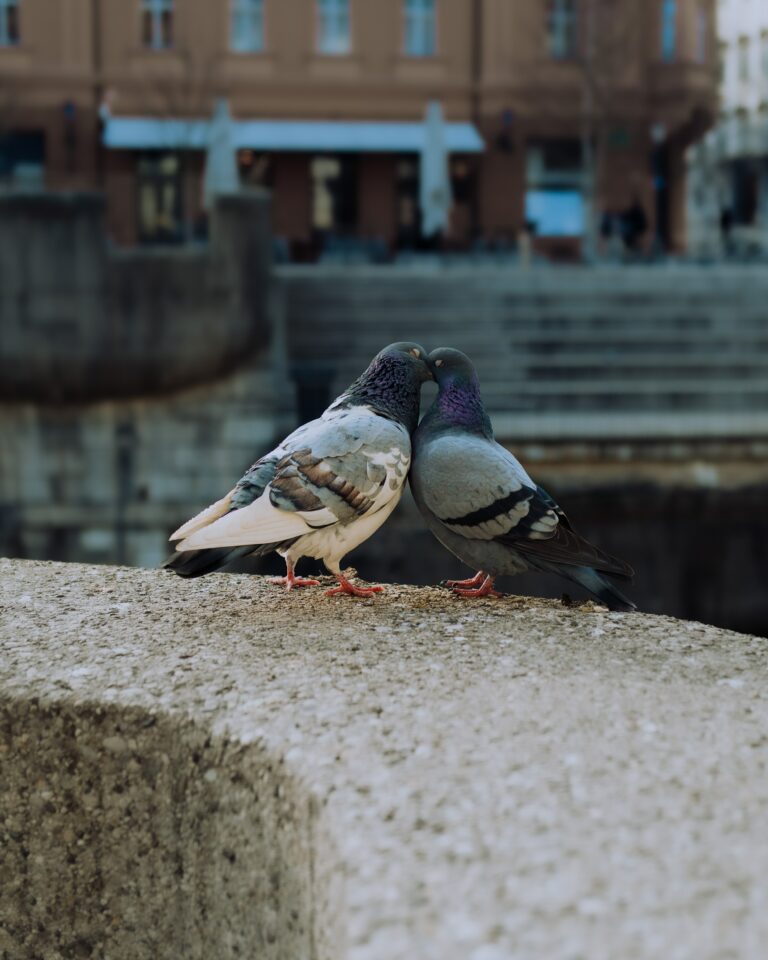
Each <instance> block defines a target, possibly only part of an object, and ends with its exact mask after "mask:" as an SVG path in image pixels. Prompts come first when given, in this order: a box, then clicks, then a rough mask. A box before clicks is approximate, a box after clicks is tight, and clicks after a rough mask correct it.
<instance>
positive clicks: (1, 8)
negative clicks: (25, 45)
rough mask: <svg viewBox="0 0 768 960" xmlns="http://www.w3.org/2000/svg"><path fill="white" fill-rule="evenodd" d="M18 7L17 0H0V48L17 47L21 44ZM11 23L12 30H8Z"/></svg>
mask: <svg viewBox="0 0 768 960" xmlns="http://www.w3.org/2000/svg"><path fill="white" fill-rule="evenodd" d="M19 7H20V3H19V0H0V47H18V45H19V43H20V42H21V30H20V27H19ZM11 23H13V30H10V29H9V25H10V24H11ZM14 31H15V33H14Z"/></svg>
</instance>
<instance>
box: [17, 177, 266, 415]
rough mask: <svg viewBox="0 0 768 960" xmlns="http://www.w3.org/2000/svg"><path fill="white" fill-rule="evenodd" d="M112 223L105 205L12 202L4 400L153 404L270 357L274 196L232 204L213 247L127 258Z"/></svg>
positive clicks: (87, 198)
mask: <svg viewBox="0 0 768 960" xmlns="http://www.w3.org/2000/svg"><path fill="white" fill-rule="evenodd" d="M103 220H104V202H103V198H102V197H100V196H98V195H89V194H74V195H70V194H40V195H34V194H31V195H24V194H18V195H17V194H8V195H5V196H2V197H0V316H1V317H2V324H0V400H3V401H5V402H8V401H9V400H10V401H16V402H18V401H20V400H27V401H31V402H34V403H37V404H61V403H92V402H94V401H98V400H104V399H115V398H122V397H146V396H151V395H153V394H157V393H159V392H168V391H170V390H179V389H182V388H184V387H188V386H191V385H194V384H199V383H209V382H210V381H212V380H215V379H217V378H220V377H222V376H223V375H225V374H226V373H229V372H231V371H232V370H233V369H235V368H238V367H241V366H242V364H243V361H244V359H245V358H246V357H248V356H249V355H260V356H262V357H263V356H264V355H265V353H266V352H267V351H268V349H269V346H270V339H271V321H270V318H269V315H268V304H269V283H270V269H269V265H270V259H271V235H270V230H269V202H268V199H267V197H266V196H264V195H262V194H260V193H258V192H253V193H243V194H239V195H237V196H231V197H221V198H220V199H219V202H218V205H217V209H216V211H215V214H214V216H213V218H212V224H211V243H210V245H206V246H202V245H201V246H197V247H195V246H192V247H184V248H178V249H174V248H170V249H165V250H163V249H161V250H158V249H152V250H149V249H141V248H139V249H136V250H132V251H120V252H117V251H114V250H111V249H110V248H109V246H108V244H107V240H106V235H105V232H104V222H103Z"/></svg>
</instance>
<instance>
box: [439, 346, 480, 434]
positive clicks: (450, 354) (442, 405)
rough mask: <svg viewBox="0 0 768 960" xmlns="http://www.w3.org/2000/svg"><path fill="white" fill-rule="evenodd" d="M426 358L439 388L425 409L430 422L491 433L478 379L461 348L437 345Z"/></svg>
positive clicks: (475, 431)
mask: <svg viewBox="0 0 768 960" xmlns="http://www.w3.org/2000/svg"><path fill="white" fill-rule="evenodd" d="M427 362H428V364H429V366H430V369H431V370H432V375H433V376H434V378H435V380H436V381H437V388H438V392H437V397H436V399H435V402H434V404H433V405H432V407H431V409H430V410H429V411H428V413H427V418H429V422H430V423H434V424H435V425H438V424H439V425H440V426H442V427H443V428H445V427H456V428H458V429H463V430H469V431H471V432H473V433H481V434H483V436H486V437H492V436H493V429H492V427H491V421H490V420H489V419H488V414H487V413H486V412H485V407H484V406H483V398H482V396H481V395H480V382H479V381H478V379H477V373H476V372H475V367H474V365H473V363H472V361H471V360H470V359H469V357H468V356H467V355H466V354H464V353H462V352H461V351H460V350H453V349H452V348H451V347H440V348H439V349H437V350H433V351H432V353H430V355H429V357H428V358H427ZM427 418H425V419H427Z"/></svg>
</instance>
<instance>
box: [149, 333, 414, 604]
mask: <svg viewBox="0 0 768 960" xmlns="http://www.w3.org/2000/svg"><path fill="white" fill-rule="evenodd" d="M431 378H432V375H431V373H430V370H429V368H428V366H427V363H426V353H425V351H424V349H423V348H422V347H420V346H419V345H418V344H417V343H395V344H392V345H391V346H389V347H386V348H385V349H384V350H382V351H381V352H380V353H378V354H377V355H376V357H374V359H373V361H372V362H371V364H370V366H369V367H368V369H367V370H366V371H365V372H364V373H363V374H362V375H361V376H360V377H358V379H357V380H355V382H354V383H353V384H352V385H351V386H350V387H349V388H348V389H347V390H346V391H345V392H344V393H343V394H342V395H341V396H340V397H339V398H338V399H337V400H335V401H334V402H333V403H332V404H331V406H330V407H328V409H327V410H326V411H325V413H324V414H323V415H322V416H321V417H320V418H319V419H317V420H312V421H311V422H310V423H307V424H304V426H302V427H299V428H298V430H295V431H294V432H293V433H292V434H290V436H288V437H286V439H285V440H283V442H282V443H281V444H280V445H279V446H277V447H275V449H274V450H272V451H271V453H268V454H267V455H266V456H264V457H262V458H261V459H260V460H258V461H257V462H256V463H254V464H253V466H252V467H250V468H249V469H248V470H247V471H246V473H245V475H244V476H243V477H242V479H241V480H239V481H238V483H237V484H236V485H235V486H234V488H233V489H232V490H230V491H229V493H228V494H227V495H226V496H225V497H223V498H222V499H221V500H219V501H218V502H217V503H214V504H213V505H212V506H210V507H208V508H207V509H206V510H203V511H202V513H199V514H198V515H197V516H196V517H193V518H192V519H191V520H189V521H188V522H187V523H185V524H184V525H183V526H182V527H180V528H179V529H178V530H177V531H176V532H175V533H174V534H173V535H172V536H171V538H170V539H171V540H173V541H178V542H177V543H176V551H177V552H176V553H175V554H174V555H173V556H172V557H170V558H169V560H167V561H166V564H165V565H166V566H168V567H170V569H172V570H174V571H175V572H176V573H178V574H179V575H180V576H182V577H197V576H201V575H202V574H205V573H210V572H211V571H212V570H217V569H219V568H220V567H222V566H224V565H225V564H227V563H229V562H230V561H231V560H234V559H236V558H238V557H244V556H248V555H251V556H261V555H264V554H266V553H269V552H270V551H272V550H276V551H277V552H278V553H279V554H280V555H281V556H282V557H284V558H285V563H286V575H285V577H281V578H277V581H276V582H279V583H282V584H284V585H285V587H286V589H288V590H290V589H292V588H293V587H299V586H310V585H316V584H317V583H318V581H317V580H303V579H300V578H298V577H296V575H295V573H294V569H295V566H296V563H297V561H298V560H299V559H300V558H301V557H314V558H316V559H318V560H322V561H323V562H324V563H325V565H326V567H327V568H328V569H329V570H330V571H331V573H333V574H334V576H335V577H336V579H337V580H338V581H339V586H338V587H335V588H334V589H333V590H329V591H328V594H329V595H331V594H335V593H351V594H354V595H355V596H363V597H366V596H370V595H371V594H372V593H375V592H378V591H380V590H381V589H382V588H381V587H357V586H354V585H353V584H351V583H350V582H349V581H348V580H347V578H346V577H345V576H344V575H343V574H342V572H341V568H340V562H341V560H342V558H343V557H344V556H345V555H346V554H347V553H349V551H350V550H353V549H354V548H355V547H357V546H359V544H361V543H362V542H363V541H364V540H367V539H368V537H370V536H371V534H372V533H374V532H375V531H376V530H378V528H379V527H380V526H381V525H382V524H383V523H384V521H385V520H386V519H387V517H388V516H389V515H390V514H391V513H392V511H393V510H394V509H395V507H396V506H397V503H398V501H399V500H400V497H401V496H402V493H403V487H404V484H405V478H406V476H407V474H408V468H409V466H410V462H411V433H412V432H413V431H414V429H415V428H416V423H417V421H418V414H419V394H420V391H421V385H422V383H424V381H425V380H429V379H431Z"/></svg>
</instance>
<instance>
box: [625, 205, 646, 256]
mask: <svg viewBox="0 0 768 960" xmlns="http://www.w3.org/2000/svg"><path fill="white" fill-rule="evenodd" d="M621 228H622V229H621V236H622V240H623V241H624V250H625V252H626V253H627V254H628V255H629V256H630V257H631V258H634V257H635V256H636V255H637V253H638V250H639V247H640V242H641V240H642V239H643V237H644V236H645V233H646V231H647V230H648V217H647V216H646V213H645V210H644V209H643V205H642V204H641V203H640V200H639V198H638V197H634V198H633V200H632V203H631V204H630V205H629V207H628V208H627V209H626V210H625V211H624V213H623V214H622V217H621Z"/></svg>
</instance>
